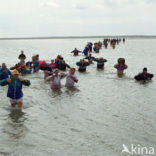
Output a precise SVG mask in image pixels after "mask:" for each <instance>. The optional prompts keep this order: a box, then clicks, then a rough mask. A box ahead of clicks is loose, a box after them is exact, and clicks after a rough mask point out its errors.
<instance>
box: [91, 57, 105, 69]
mask: <svg viewBox="0 0 156 156" xmlns="http://www.w3.org/2000/svg"><path fill="white" fill-rule="evenodd" d="M94 61H96V62H97V68H98V69H104V63H105V62H107V60H106V59H104V58H103V57H100V58H97V59H95V60H94Z"/></svg>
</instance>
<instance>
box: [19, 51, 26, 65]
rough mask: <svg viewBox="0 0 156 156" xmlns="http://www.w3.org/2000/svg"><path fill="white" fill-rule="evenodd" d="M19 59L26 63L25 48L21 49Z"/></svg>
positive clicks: (21, 62)
mask: <svg viewBox="0 0 156 156" xmlns="http://www.w3.org/2000/svg"><path fill="white" fill-rule="evenodd" d="M18 59H19V60H20V64H25V59H26V56H25V54H24V51H23V50H22V51H21V54H20V55H19V56H18Z"/></svg>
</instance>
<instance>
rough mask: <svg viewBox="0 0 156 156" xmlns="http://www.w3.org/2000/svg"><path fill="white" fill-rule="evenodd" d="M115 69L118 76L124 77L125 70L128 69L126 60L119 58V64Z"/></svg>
mask: <svg viewBox="0 0 156 156" xmlns="http://www.w3.org/2000/svg"><path fill="white" fill-rule="evenodd" d="M114 68H116V69H117V73H118V75H119V76H122V75H123V72H124V70H125V69H127V68H128V66H127V65H126V64H125V59H124V58H119V59H118V63H117V64H116V65H114Z"/></svg>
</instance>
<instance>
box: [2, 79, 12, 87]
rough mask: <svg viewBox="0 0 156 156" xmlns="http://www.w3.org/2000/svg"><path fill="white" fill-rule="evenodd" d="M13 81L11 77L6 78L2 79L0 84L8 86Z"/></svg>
mask: <svg viewBox="0 0 156 156" xmlns="http://www.w3.org/2000/svg"><path fill="white" fill-rule="evenodd" d="M10 82H11V79H5V80H1V81H0V86H6V85H8V84H9V83H10Z"/></svg>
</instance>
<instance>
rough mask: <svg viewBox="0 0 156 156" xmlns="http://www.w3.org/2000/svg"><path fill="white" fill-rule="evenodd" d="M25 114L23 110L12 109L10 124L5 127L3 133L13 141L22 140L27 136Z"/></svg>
mask: <svg viewBox="0 0 156 156" xmlns="http://www.w3.org/2000/svg"><path fill="white" fill-rule="evenodd" d="M25 120H26V117H25V113H24V112H23V111H22V110H21V109H14V108H12V109H10V113H9V118H8V123H7V124H5V125H4V129H3V132H4V133H5V134H7V135H8V136H9V137H11V138H12V139H20V138H21V137H23V136H24V135H25V130H26V127H25V125H24V121H25Z"/></svg>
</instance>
